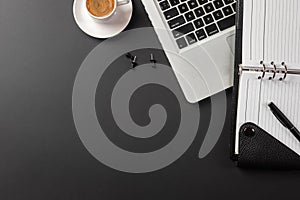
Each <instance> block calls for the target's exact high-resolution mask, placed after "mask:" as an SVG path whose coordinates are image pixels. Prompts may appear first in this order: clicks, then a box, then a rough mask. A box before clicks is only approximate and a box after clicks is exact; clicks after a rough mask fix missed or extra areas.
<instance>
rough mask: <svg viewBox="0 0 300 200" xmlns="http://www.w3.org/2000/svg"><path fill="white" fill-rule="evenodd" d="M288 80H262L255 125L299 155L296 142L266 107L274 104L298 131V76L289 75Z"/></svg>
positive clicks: (299, 89)
mask: <svg viewBox="0 0 300 200" xmlns="http://www.w3.org/2000/svg"><path fill="white" fill-rule="evenodd" d="M288 79H289V80H287V81H270V80H262V83H261V90H260V104H259V107H260V108H259V110H260V111H259V118H258V123H257V124H258V126H260V127H261V128H262V129H264V130H266V131H267V132H268V133H270V134H271V135H272V136H273V137H275V138H276V139H277V140H279V141H281V142H282V143H283V144H285V145H286V146H288V147H289V148H290V149H292V150H293V151H295V152H296V153H297V154H299V155H300V144H299V142H298V140H297V139H296V138H295V137H294V136H293V135H292V133H291V132H290V131H289V130H288V129H287V128H285V127H284V126H283V125H282V124H281V123H280V122H279V121H278V120H277V118H276V117H275V116H274V115H273V114H272V112H271V111H270V109H269V107H268V104H269V103H270V102H274V103H275V105H276V106H277V107H278V108H279V109H280V110H281V111H282V112H283V113H284V114H285V115H286V116H287V118H288V119H289V120H290V121H291V122H292V123H293V124H294V125H295V126H296V127H297V128H298V129H300V101H299V100H300V92H299V91H300V81H299V75H294V76H293V75H289V78H288ZM247 104H250V102H249V103H247Z"/></svg>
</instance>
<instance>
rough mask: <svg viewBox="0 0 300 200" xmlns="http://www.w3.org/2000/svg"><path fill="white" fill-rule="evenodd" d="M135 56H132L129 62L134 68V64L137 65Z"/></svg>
mask: <svg viewBox="0 0 300 200" xmlns="http://www.w3.org/2000/svg"><path fill="white" fill-rule="evenodd" d="M136 60H137V57H136V56H134V57H133V59H132V62H131V68H132V69H134V68H135V67H136V66H137V62H136Z"/></svg>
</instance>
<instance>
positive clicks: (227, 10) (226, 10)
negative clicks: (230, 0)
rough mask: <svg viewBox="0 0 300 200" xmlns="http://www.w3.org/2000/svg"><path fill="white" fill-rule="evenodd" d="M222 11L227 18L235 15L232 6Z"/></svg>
mask: <svg viewBox="0 0 300 200" xmlns="http://www.w3.org/2000/svg"><path fill="white" fill-rule="evenodd" d="M222 10H223V12H224V15H225V16H228V15H231V14H232V13H233V10H232V9H231V7H230V6H226V7H225V8H223V9H222Z"/></svg>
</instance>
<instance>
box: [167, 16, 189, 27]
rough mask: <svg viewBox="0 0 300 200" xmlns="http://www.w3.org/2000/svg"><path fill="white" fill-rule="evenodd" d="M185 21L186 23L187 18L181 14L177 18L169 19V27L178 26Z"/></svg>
mask: <svg viewBox="0 0 300 200" xmlns="http://www.w3.org/2000/svg"><path fill="white" fill-rule="evenodd" d="M184 23H185V19H184V18H183V16H179V17H176V18H175V19H172V20H170V21H168V24H169V27H170V28H171V29H173V28H176V27H178V26H180V25H182V24H184Z"/></svg>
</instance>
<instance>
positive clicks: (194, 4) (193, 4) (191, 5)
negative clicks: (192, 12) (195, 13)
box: [187, 0, 198, 9]
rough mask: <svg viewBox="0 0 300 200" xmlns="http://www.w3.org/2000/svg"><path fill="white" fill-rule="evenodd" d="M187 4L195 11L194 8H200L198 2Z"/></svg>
mask: <svg viewBox="0 0 300 200" xmlns="http://www.w3.org/2000/svg"><path fill="white" fill-rule="evenodd" d="M187 3H188V5H189V7H190V9H194V8H196V7H197V6H198V3H197V1H196V0H190V1H188V2H187Z"/></svg>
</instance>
